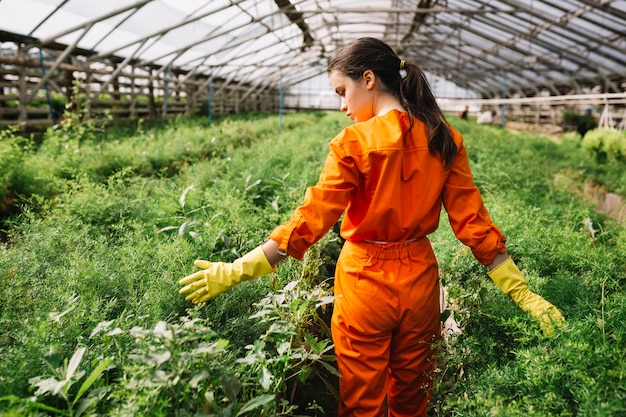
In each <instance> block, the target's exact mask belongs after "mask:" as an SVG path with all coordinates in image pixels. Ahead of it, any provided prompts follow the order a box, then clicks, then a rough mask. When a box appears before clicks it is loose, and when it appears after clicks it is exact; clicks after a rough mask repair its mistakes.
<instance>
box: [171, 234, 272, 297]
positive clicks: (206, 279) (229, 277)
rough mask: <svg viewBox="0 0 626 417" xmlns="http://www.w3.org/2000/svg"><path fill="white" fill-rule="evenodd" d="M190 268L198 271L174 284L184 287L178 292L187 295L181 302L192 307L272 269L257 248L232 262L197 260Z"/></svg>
mask: <svg viewBox="0 0 626 417" xmlns="http://www.w3.org/2000/svg"><path fill="white" fill-rule="evenodd" d="M194 265H195V266H197V267H198V268H202V270H201V271H198V272H195V273H193V274H191V275H188V276H186V277H184V278H182V279H181V280H180V281H179V282H178V283H179V284H180V285H184V287H183V288H181V289H180V291H179V293H180V294H187V296H186V297H185V299H186V300H191V301H192V302H193V303H194V304H197V303H202V302H205V301H208V300H210V299H211V298H213V297H215V296H217V295H219V294H221V293H223V292H224V291H226V290H228V289H230V288H232V287H234V286H235V285H237V284H239V283H240V282H242V281H247V280H250V279H254V278H259V277H262V276H264V275H267V274H269V273H270V272H274V271H275V270H276V268H275V267H273V266H272V265H270V263H269V261H268V260H267V257H266V256H265V253H264V252H263V249H262V248H261V247H260V246H259V247H257V248H256V249H254V250H252V251H251V252H249V253H247V254H245V255H244V256H242V257H241V258H238V259H236V260H235V261H234V262H233V263H226V262H209V261H203V260H197V261H195V262H194Z"/></svg>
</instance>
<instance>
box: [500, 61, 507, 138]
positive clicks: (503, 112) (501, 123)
mask: <svg viewBox="0 0 626 417" xmlns="http://www.w3.org/2000/svg"><path fill="white" fill-rule="evenodd" d="M502 99H503V100H506V72H504V73H502ZM505 124H506V102H505V101H502V117H501V118H500V127H501V128H504V126H505Z"/></svg>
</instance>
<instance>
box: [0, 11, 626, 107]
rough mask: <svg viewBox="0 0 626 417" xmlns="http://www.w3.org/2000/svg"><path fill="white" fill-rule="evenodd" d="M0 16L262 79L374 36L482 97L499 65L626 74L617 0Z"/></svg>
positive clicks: (48, 42) (50, 36)
mask: <svg viewBox="0 0 626 417" xmlns="http://www.w3.org/2000/svg"><path fill="white" fill-rule="evenodd" d="M278 4H283V8H282V9H280V8H279V6H278ZM0 15H1V16H2V17H3V19H2V21H1V22H0V31H4V38H0V42H3V41H10V40H13V39H14V38H16V37H17V38H19V36H20V35H23V36H28V35H32V36H34V37H36V38H38V39H40V40H41V42H43V43H44V46H52V44H62V45H69V46H71V45H73V44H74V43H76V42H77V45H76V47H77V48H80V49H81V50H82V51H83V53H84V51H91V50H93V51H95V52H96V54H95V55H94V56H92V57H91V58H90V59H91V61H93V63H94V65H95V63H96V62H97V60H98V59H103V58H106V57H113V56H115V57H117V58H118V60H117V62H121V61H122V60H124V59H125V58H126V59H130V58H132V59H133V61H134V62H138V63H144V64H150V65H156V66H170V65H171V66H174V67H179V68H180V69H182V70H185V71H195V72H205V73H208V72H216V73H217V72H219V73H222V74H229V76H231V75H232V74H237V75H238V76H240V77H243V78H244V79H250V77H252V76H253V75H255V76H258V77H261V78H263V77H266V78H267V79H271V80H277V79H278V78H279V77H277V75H276V74H277V73H278V71H279V67H286V66H292V67H294V68H293V70H290V72H291V73H293V74H296V75H293V76H290V77H285V78H288V79H289V80H290V81H289V82H297V81H298V74H302V77H310V72H309V71H308V70H309V69H310V68H311V67H315V69H313V70H312V71H311V72H313V73H315V72H317V73H320V72H324V71H325V67H326V62H327V60H328V58H329V57H330V56H331V55H332V54H333V53H334V52H335V51H336V49H337V48H338V47H340V46H341V45H343V44H345V43H347V42H349V41H351V40H352V39H354V38H356V37H361V36H374V37H379V38H382V39H384V40H386V41H387V42H388V43H389V44H390V45H392V47H394V48H395V49H396V50H397V51H398V53H399V54H401V55H402V56H403V58H405V59H409V60H411V59H414V60H416V61H418V63H420V65H422V67H423V68H425V69H426V70H429V71H432V72H434V73H436V74H440V75H445V76H446V77H448V78H450V79H453V80H455V81H456V82H457V83H458V84H459V85H463V86H466V87H470V88H473V89H474V90H475V91H477V92H479V93H480V94H483V95H493V94H494V91H495V89H497V88H499V87H498V85H499V80H497V79H494V80H484V79H477V77H476V74H477V73H482V74H493V76H494V77H497V76H499V75H500V74H502V73H504V72H508V73H510V78H511V80H512V83H513V84H518V85H519V86H520V87H519V88H525V89H532V88H534V89H536V90H537V91H540V90H542V89H545V88H552V85H554V84H555V83H556V84H559V83H569V84H570V85H572V86H575V85H576V82H574V81H576V80H577V77H579V76H580V80H579V81H581V82H585V83H588V82H590V81H589V80H594V79H595V80H597V82H602V80H603V79H605V78H607V77H609V78H611V79H614V80H617V79H622V80H623V79H624V77H625V75H624V74H626V58H624V57H626V39H625V36H626V35H625V31H624V28H625V27H626V0H614V1H610V0H605V1H602V2H599V1H594V0H571V1H559V0H533V1H530V2H523V1H519V0H497V1H496V0H447V1H444V0H386V1H378V2H363V1H362V0H291V1H290V2H287V3H284V2H281V0H212V1H210V2H207V1H199V0H107V1H101V0H69V1H63V0H3V1H0ZM87 29H89V30H87ZM0 33H2V32H0ZM23 39H27V38H23ZM33 46H37V43H36V42H35V41H33ZM56 47H57V48H58V47H61V48H63V46H60V45H56ZM533 72H534V73H535V75H532V73H533ZM532 84H537V85H536V86H533V85H532ZM618 84H619V83H618ZM576 88H577V87H576Z"/></svg>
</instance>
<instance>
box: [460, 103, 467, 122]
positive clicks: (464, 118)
mask: <svg viewBox="0 0 626 417" xmlns="http://www.w3.org/2000/svg"><path fill="white" fill-rule="evenodd" d="M468 116H469V106H465V108H464V109H463V111H462V112H461V113H459V117H460V118H461V119H463V120H467V118H468Z"/></svg>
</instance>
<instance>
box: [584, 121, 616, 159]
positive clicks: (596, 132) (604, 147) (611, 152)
mask: <svg viewBox="0 0 626 417" xmlns="http://www.w3.org/2000/svg"><path fill="white" fill-rule="evenodd" d="M582 147H583V149H586V150H588V151H589V152H591V153H592V154H593V155H594V156H595V158H596V161H597V162H598V163H604V162H607V161H612V162H617V163H620V162H624V161H625V160H626V132H624V131H623V130H617V129H614V128H609V127H601V128H598V129H593V130H590V131H588V132H587V133H586V134H585V136H584V137H583V141H582Z"/></svg>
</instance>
